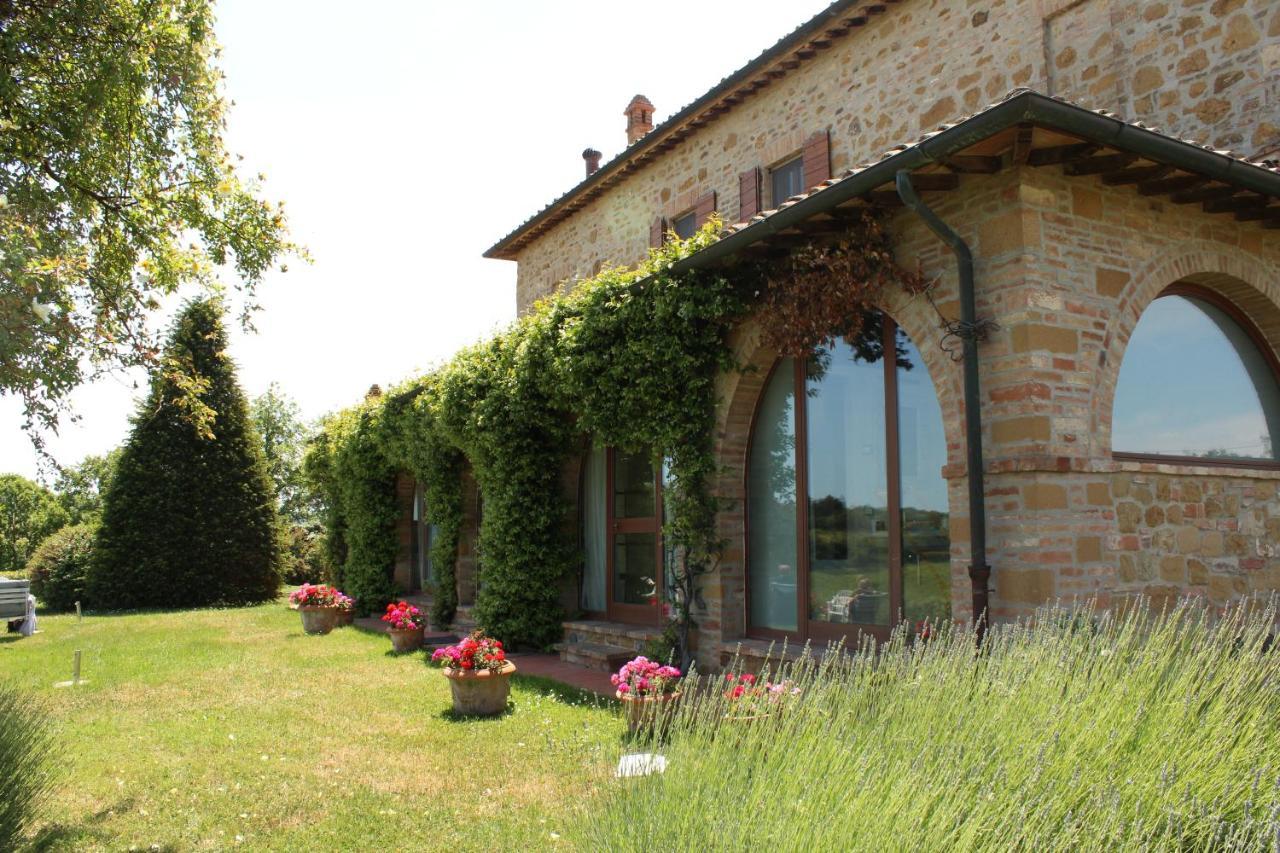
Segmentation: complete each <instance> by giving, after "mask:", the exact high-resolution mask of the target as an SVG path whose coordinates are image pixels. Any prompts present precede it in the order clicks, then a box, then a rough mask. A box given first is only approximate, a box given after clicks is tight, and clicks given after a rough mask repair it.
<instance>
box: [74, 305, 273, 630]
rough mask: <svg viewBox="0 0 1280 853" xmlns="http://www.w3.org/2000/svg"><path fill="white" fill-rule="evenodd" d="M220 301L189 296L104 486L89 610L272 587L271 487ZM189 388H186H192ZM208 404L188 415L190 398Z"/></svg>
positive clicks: (229, 599)
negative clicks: (161, 367) (201, 413)
mask: <svg viewBox="0 0 1280 853" xmlns="http://www.w3.org/2000/svg"><path fill="white" fill-rule="evenodd" d="M222 315H223V308H222V304H221V302H220V301H219V300H217V299H201V300H196V301H193V302H190V303H188V304H187V305H186V306H185V307H184V309H183V311H182V313H181V315H180V316H179V317H178V319H177V321H176V323H175V324H174V328H173V332H172V333H171V335H170V337H169V341H168V344H167V346H166V349H165V354H164V360H165V362H166V364H167V365H169V368H168V369H167V370H166V371H165V372H164V373H163V374H161V375H160V376H158V377H157V378H156V379H155V380H154V381H153V382H152V385H151V392H150V394H149V396H148V397H147V399H146V401H145V402H144V403H143V404H142V405H141V407H140V408H139V410H138V413H137V414H136V415H135V417H134V423H133V431H132V433H131V434H130V436H129V440H128V441H127V442H126V444H125V446H124V449H123V451H122V453H121V456H120V462H119V465H118V467H117V470H116V474H115V477H114V478H113V479H112V480H111V484H110V486H109V487H108V489H107V492H106V496H105V500H104V507H103V513H102V529H101V532H100V533H99V536H98V542H97V547H96V548H95V553H94V559H93V562H92V565H91V568H90V573H89V578H88V582H87V596H88V598H89V600H90V602H91V603H92V604H93V606H95V607H102V608H107V609H115V608H133V607H165V606H186V607H192V606H201V605H209V604H220V603H226V604H239V603H247V602H256V601H265V600H268V599H271V598H273V597H275V595H276V593H277V591H278V589H279V584H280V577H279V567H280V540H279V535H278V523H279V522H278V520H277V516H276V507H275V503H276V502H275V494H274V490H273V489H272V485H271V479H270V477H269V476H268V475H267V470H266V462H265V460H264V459H263V456H262V445H261V441H260V440H259V438H258V435H257V433H256V431H255V430H254V428H253V423H252V421H251V420H250V418H249V412H248V406H247V405H246V403H245V399H244V394H243V392H242V391H241V390H240V387H239V385H238V384H237V382H236V378H235V366H234V364H233V363H232V362H231V359H230V357H229V356H228V354H227V352H226V346H227V335H226V329H225V328H224V327H223V323H222ZM192 391H194V392H195V393H194V395H193V394H192V393H191V392H192ZM193 399H194V401H195V405H198V406H199V407H201V408H202V409H204V410H207V411H208V412H209V413H211V416H210V417H207V418H201V419H199V420H193V419H192V418H191V417H190V408H191V405H192V403H191V401H192V400H193Z"/></svg>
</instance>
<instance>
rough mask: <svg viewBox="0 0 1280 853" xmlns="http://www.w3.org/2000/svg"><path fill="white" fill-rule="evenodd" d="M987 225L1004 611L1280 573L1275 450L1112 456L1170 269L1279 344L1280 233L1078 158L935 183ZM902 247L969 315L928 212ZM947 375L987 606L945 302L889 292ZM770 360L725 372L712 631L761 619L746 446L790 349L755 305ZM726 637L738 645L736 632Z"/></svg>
mask: <svg viewBox="0 0 1280 853" xmlns="http://www.w3.org/2000/svg"><path fill="white" fill-rule="evenodd" d="M929 201H930V204H931V205H932V206H933V207H934V208H935V210H936V211H937V212H938V213H939V215H940V216H941V217H942V218H943V219H944V220H945V221H946V222H947V223H948V224H950V225H951V226H952V227H954V228H955V229H956V230H957V231H958V232H959V233H960V234H961V235H962V236H963V237H964V238H965V239H966V240H967V241H968V242H969V244H970V246H971V247H972V249H973V253H974V257H975V274H976V280H977V287H978V294H977V296H978V314H979V316H980V317H985V318H990V319H992V320H994V321H995V322H996V323H998V325H999V328H998V330H996V331H994V332H993V333H992V335H991V336H990V338H989V339H988V340H987V341H985V342H984V343H982V344H981V345H980V348H979V349H980V361H981V381H982V390H983V422H984V435H983V447H984V454H985V457H986V465H987V475H986V495H987V513H988V559H989V562H990V563H991V565H992V566H993V567H994V575H993V586H994V594H993V599H992V607H993V615H994V616H995V617H996V618H1000V619H1008V618H1013V617H1018V616H1024V615H1027V614H1029V613H1030V612H1031V611H1033V610H1034V609H1035V608H1036V607H1037V606H1040V605H1042V604H1045V603H1047V602H1053V601H1055V600H1062V601H1064V602H1070V601H1071V600H1072V599H1077V598H1078V599H1084V598H1094V599H1096V600H1097V601H1098V602H1099V604H1100V605H1101V606H1103V607H1108V606H1112V605H1115V604H1118V603H1119V602H1120V601H1121V600H1122V599H1124V598H1127V597H1129V596H1131V595H1135V594H1145V595H1148V596H1152V597H1153V598H1154V600H1155V601H1156V603H1157V604H1162V603H1164V602H1165V601H1167V600H1168V599H1169V597H1170V596H1173V595H1178V594H1189V595H1195V596H1201V597H1203V598H1205V599H1206V600H1207V601H1209V602H1211V603H1212V604H1214V605H1215V606H1219V607H1220V606H1224V605H1227V604H1229V603H1231V602H1234V601H1238V600H1240V599H1242V598H1244V597H1247V596H1249V595H1251V594H1253V593H1255V592H1268V591H1274V590H1280V520H1278V519H1277V513H1278V512H1280V502H1278V501H1277V485H1278V484H1280V472H1277V471H1275V470H1274V469H1271V470H1268V469H1264V468H1257V469H1251V468H1243V469H1228V468H1214V467H1196V466H1185V465H1170V464H1154V463H1149V462H1138V461H1120V460H1114V459H1112V456H1111V436H1110V429H1111V407H1112V404H1113V402H1114V400H1113V397H1114V389H1115V383H1116V378H1117V376H1118V373H1119V369H1120V364H1121V361H1122V360H1123V357H1124V350H1125V346H1126V344H1127V342H1128V340H1129V336H1130V335H1131V334H1132V332H1133V329H1134V327H1135V325H1136V324H1137V321H1138V318H1139V316H1140V315H1141V314H1142V312H1143V310H1144V309H1145V308H1146V307H1147V306H1148V305H1149V304H1150V303H1151V301H1152V300H1153V299H1155V298H1156V296H1157V295H1158V294H1159V293H1160V292H1161V291H1162V290H1163V289H1164V288H1166V287H1167V286H1169V285H1170V284H1173V283H1174V282H1177V281H1188V280H1189V281H1194V282H1197V283H1199V284H1201V285H1202V286H1206V287H1211V288H1213V289H1215V290H1217V291H1218V292H1220V293H1222V294H1223V295H1225V296H1227V297H1228V298H1229V299H1230V300H1231V301H1232V302H1233V303H1235V304H1236V305H1237V306H1239V307H1241V308H1242V309H1243V310H1244V311H1245V312H1246V313H1247V314H1248V315H1249V316H1250V317H1251V318H1252V319H1253V320H1254V322H1255V323H1256V324H1257V325H1259V326H1260V327H1261V330H1262V331H1263V333H1264V335H1265V336H1266V337H1267V338H1268V339H1269V340H1270V342H1271V345H1272V347H1273V349H1275V350H1276V351H1280V240H1278V239H1277V238H1276V232H1272V231H1266V230H1264V229H1262V228H1260V227H1259V226H1258V225H1256V224H1252V223H1237V222H1235V221H1234V220H1232V219H1231V218H1230V217H1229V216H1222V215H1211V214H1206V213H1204V212H1202V211H1201V210H1200V208H1199V206H1196V205H1176V204H1172V203H1170V202H1168V201H1166V200H1161V199H1153V198H1149V197H1143V196H1140V195H1139V194H1137V192H1136V191H1134V190H1133V189H1132V188H1131V187H1129V188H1126V187H1108V186H1105V185H1103V184H1102V183H1101V181H1100V180H1098V179H1097V178H1092V177H1067V176H1065V175H1064V174H1063V172H1062V170H1061V168H1058V167H1046V168H1024V169H1019V170H1006V171H1004V172H1001V173H999V174H997V175H993V176H990V177H980V176H966V177H965V178H963V179H962V184H961V188H960V189H959V190H957V191H954V192H950V193H946V194H936V195H932V196H930V198H929ZM890 229H891V231H892V233H893V238H894V243H895V246H896V247H897V252H898V256H899V262H900V263H902V264H903V265H904V266H908V267H910V268H916V266H917V265H919V268H920V269H921V271H922V272H923V274H924V275H925V277H926V279H927V280H931V281H934V282H935V284H934V288H933V296H934V300H935V302H936V303H937V305H938V307H939V310H940V311H941V312H942V313H943V314H945V315H947V316H949V317H955V316H956V315H957V312H958V307H957V302H956V279H955V271H954V269H955V267H954V259H953V257H952V255H951V254H950V252H949V251H948V250H947V249H946V247H945V246H943V244H942V243H941V242H940V241H938V240H937V239H936V238H935V237H934V236H933V235H932V234H931V233H929V232H928V231H927V230H925V229H924V228H923V227H922V226H921V225H920V223H919V222H918V221H916V220H915V219H914V218H913V217H912V216H911V215H910V214H907V213H902V214H899V215H898V216H896V217H894V218H893V219H892V220H891V223H890ZM883 307H884V309H885V310H886V311H887V312H888V313H889V314H890V315H892V316H893V317H894V318H895V319H896V320H897V321H898V322H899V324H900V325H901V326H902V327H903V328H904V329H905V330H906V331H907V333H908V334H910V335H911V337H912V339H913V340H914V341H915V342H916V344H917V346H918V347H919V348H920V351H921V353H922V355H923V356H924V359H925V364H926V367H927V369H928V371H929V374H930V377H931V378H932V380H933V383H934V386H935V388H936V390H937V392H938V396H939V402H940V405H941V408H942V412H943V419H944V425H945V429H946V435H947V445H948V465H947V467H946V469H945V470H944V476H946V477H947V478H948V479H949V481H950V490H949V494H950V504H951V533H952V603H953V615H954V616H955V617H956V618H959V619H965V618H968V616H969V615H970V613H969V610H970V594H969V593H970V587H969V580H968V576H967V567H968V562H969V542H968V521H969V519H968V512H967V503H966V490H967V481H966V471H965V466H964V429H963V395H962V381H961V375H960V365H959V364H958V363H956V362H953V361H952V360H951V359H950V358H949V357H948V356H947V354H946V353H944V352H943V351H942V350H941V348H940V343H941V332H940V331H939V329H938V318H937V314H936V312H935V311H934V309H933V308H932V307H931V306H930V305H929V304H928V302H926V301H925V300H923V299H920V298H918V297H911V296H908V295H906V294H903V293H890V294H886V298H885V301H884V304H883ZM734 346H735V351H736V354H737V357H738V358H739V360H741V361H743V362H744V363H746V364H749V365H751V366H752V368H753V369H752V370H750V371H748V372H746V373H742V374H738V373H731V374H724V375H722V376H721V377H720V378H719V395H720V400H721V403H720V409H719V412H718V415H717V417H718V431H717V453H718V455H719V458H720V462H721V464H722V466H723V468H722V471H723V473H722V476H721V478H720V480H719V481H718V484H717V488H718V493H719V494H720V495H721V497H723V498H724V499H725V500H726V501H727V502H728V509H727V510H726V511H725V512H723V513H722V514H721V517H720V533H721V535H722V536H723V537H724V538H725V539H726V541H728V542H729V543H730V544H729V549H728V551H727V552H726V554H725V559H724V563H723V566H722V571H721V572H720V574H719V576H718V577H716V578H714V579H713V580H712V581H711V582H710V583H709V584H708V589H707V590H706V594H705V598H706V599H707V602H708V607H707V611H706V612H705V613H703V614H700V623H701V626H702V630H703V636H702V638H701V646H702V647H703V648H704V649H711V648H715V647H716V646H717V645H720V644H728V646H731V645H732V644H733V643H734V642H735V641H736V640H737V638H739V637H741V636H742V634H743V631H744V628H745V622H744V605H745V602H744V595H743V592H744V583H743V576H744V574H745V551H744V539H745V531H746V520H745V519H744V517H743V510H742V502H743V498H744V480H745V473H744V472H745V460H746V456H747V452H748V444H749V436H750V429H751V422H752V418H753V416H754V412H755V406H756V401H757V400H758V398H759V394H760V391H761V389H762V387H763V384H764V381H765V378H766V376H767V373H768V370H769V367H770V366H771V365H772V363H773V361H774V358H775V356H774V354H773V353H770V352H768V351H766V350H764V349H762V348H761V347H760V346H759V343H758V334H757V332H756V329H755V325H754V324H753V323H747V324H745V325H744V326H743V327H742V328H740V329H739V330H738V331H737V333H736V335H735V339H734ZM721 647H722V648H724V647H725V646H721Z"/></svg>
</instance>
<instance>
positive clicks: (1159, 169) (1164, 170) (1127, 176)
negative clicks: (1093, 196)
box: [1102, 163, 1173, 187]
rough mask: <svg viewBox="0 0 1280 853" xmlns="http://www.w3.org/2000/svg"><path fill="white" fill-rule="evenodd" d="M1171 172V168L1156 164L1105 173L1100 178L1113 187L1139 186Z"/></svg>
mask: <svg viewBox="0 0 1280 853" xmlns="http://www.w3.org/2000/svg"><path fill="white" fill-rule="evenodd" d="M1172 171H1173V167H1172V166H1166V165H1164V164H1163V163H1158V164H1156V165H1155V166H1134V167H1133V168H1132V169H1120V170H1119V171H1116V172H1106V173H1104V174H1103V176H1102V182H1103V183H1104V184H1107V185H1108V186H1113V187H1114V186H1120V185H1123V184H1140V183H1142V182H1143V181H1154V180H1158V179H1160V178H1163V177H1164V176H1166V175H1168V174H1169V173H1170V172H1172Z"/></svg>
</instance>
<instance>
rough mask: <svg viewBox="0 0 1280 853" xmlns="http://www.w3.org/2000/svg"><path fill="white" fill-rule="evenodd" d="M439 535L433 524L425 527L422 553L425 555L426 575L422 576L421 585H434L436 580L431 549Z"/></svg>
mask: <svg viewBox="0 0 1280 853" xmlns="http://www.w3.org/2000/svg"><path fill="white" fill-rule="evenodd" d="M439 535H440V528H439V527H437V526H436V525H434V524H428V525H427V541H426V549H425V550H424V553H425V554H426V555H427V556H426V560H427V566H426V573H425V574H424V575H423V576H422V582H423V584H424V585H425V584H428V583H434V582H435V579H436V567H435V563H434V562H433V561H432V559H431V549H432V548H434V547H435V544H436V537H437V536H439Z"/></svg>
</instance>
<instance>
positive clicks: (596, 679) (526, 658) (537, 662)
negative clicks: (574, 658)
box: [511, 652, 614, 697]
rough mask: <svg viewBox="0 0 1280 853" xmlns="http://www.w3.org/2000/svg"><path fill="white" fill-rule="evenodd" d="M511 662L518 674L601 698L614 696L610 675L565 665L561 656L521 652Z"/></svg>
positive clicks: (568, 664)
mask: <svg viewBox="0 0 1280 853" xmlns="http://www.w3.org/2000/svg"><path fill="white" fill-rule="evenodd" d="M511 660H512V661H513V662H514V663H515V665H516V670H517V672H518V673H523V674H524V675H537V676H541V677H543V678H550V679H552V680H553V681H559V682H560V683H561V684H567V685H569V686H570V687H578V688H581V689H582V690H590V691H591V692H592V693H596V694H597V695H600V696H605V697H611V696H613V693H614V690H613V685H612V684H610V683H609V673H607V672H603V671H601V670H597V669H587V668H586V667H585V666H577V665H576V664H572V663H565V662H564V661H562V660H560V656H559V655H551V654H543V653H540V652H521V653H518V654H513V655H511Z"/></svg>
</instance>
